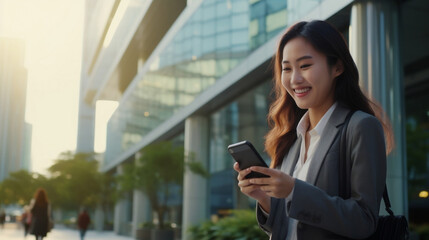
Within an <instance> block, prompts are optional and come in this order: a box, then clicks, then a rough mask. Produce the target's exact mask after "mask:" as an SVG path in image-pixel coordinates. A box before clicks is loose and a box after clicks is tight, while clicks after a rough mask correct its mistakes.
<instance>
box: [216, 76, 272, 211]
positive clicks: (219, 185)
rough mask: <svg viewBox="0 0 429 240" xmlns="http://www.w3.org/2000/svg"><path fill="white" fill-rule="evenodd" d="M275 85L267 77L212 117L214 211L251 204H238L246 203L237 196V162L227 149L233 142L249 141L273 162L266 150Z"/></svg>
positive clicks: (265, 157) (267, 160)
mask: <svg viewBox="0 0 429 240" xmlns="http://www.w3.org/2000/svg"><path fill="white" fill-rule="evenodd" d="M271 88H272V85H271V81H269V80H267V81H265V82H264V83H263V84H261V85H260V86H258V87H256V88H254V89H253V90H251V91H249V92H247V93H245V94H243V95H242V96H240V97H239V98H237V99H236V100H234V101H233V102H231V103H230V104H229V105H227V106H225V107H224V108H222V109H220V110H219V111H217V112H215V113H213V114H212V115H211V116H210V125H209V129H210V140H209V143H210V147H209V152H210V157H209V167H210V173H211V177H210V179H209V194H210V195H209V196H210V197H209V199H210V203H209V206H210V214H222V210H226V209H233V208H237V207H247V206H238V205H243V204H241V201H240V200H238V199H236V198H237V197H240V195H238V194H237V193H238V192H237V189H236V185H237V184H236V175H235V171H234V170H233V169H232V165H233V163H234V161H233V159H232V157H231V155H229V153H228V151H226V149H227V146H228V145H229V144H232V143H235V142H239V141H243V140H248V141H250V142H251V143H252V144H253V145H254V146H255V148H256V149H257V150H258V152H259V153H260V154H261V155H262V157H263V158H264V159H265V160H266V162H267V164H269V157H268V155H267V154H266V153H265V152H264V151H263V150H264V136H265V134H266V133H267V131H268V125H267V118H266V117H267V114H268V109H269V104H270V100H269V97H270V91H271ZM247 203H249V202H247ZM247 203H244V205H247ZM252 205H253V204H252ZM253 206H254V205H253Z"/></svg>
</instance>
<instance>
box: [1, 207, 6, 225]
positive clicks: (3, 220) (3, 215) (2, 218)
mask: <svg viewBox="0 0 429 240" xmlns="http://www.w3.org/2000/svg"><path fill="white" fill-rule="evenodd" d="M5 222H6V213H5V212H4V210H2V211H1V213H0V228H4V223H5Z"/></svg>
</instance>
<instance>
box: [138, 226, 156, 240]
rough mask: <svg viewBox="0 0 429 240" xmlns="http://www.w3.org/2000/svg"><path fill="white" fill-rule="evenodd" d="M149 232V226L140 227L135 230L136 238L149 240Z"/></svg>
mask: <svg viewBox="0 0 429 240" xmlns="http://www.w3.org/2000/svg"><path fill="white" fill-rule="evenodd" d="M151 232H152V229H150V228H141V229H137V230H136V239H138V240H151V239H152V237H151Z"/></svg>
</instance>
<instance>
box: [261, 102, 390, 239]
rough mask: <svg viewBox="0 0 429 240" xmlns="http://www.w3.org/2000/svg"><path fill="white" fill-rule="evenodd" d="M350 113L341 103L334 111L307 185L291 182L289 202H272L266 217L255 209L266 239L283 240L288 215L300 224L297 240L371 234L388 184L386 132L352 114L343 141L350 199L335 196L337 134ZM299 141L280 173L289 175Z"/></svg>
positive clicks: (367, 117)
mask: <svg viewBox="0 0 429 240" xmlns="http://www.w3.org/2000/svg"><path fill="white" fill-rule="evenodd" d="M348 112H349V110H348V109H347V108H344V107H343V106H341V105H340V104H339V105H338V106H337V107H336V109H335V110H334V112H333V113H332V115H331V118H330V119H329V120H328V123H327V125H326V127H325V130H324V132H323V135H322V136H321V139H320V142H319V146H318V147H317V149H316V151H315V154H314V158H313V160H312V163H311V165H310V168H309V169H308V175H307V181H301V180H298V179H296V180H295V187H294V190H293V197H292V199H291V200H290V201H286V200H285V199H277V198H271V211H270V214H269V215H268V217H265V215H264V214H263V213H262V212H261V209H260V208H259V207H257V219H258V223H259V226H260V227H261V228H262V229H263V230H264V231H265V232H266V233H267V234H269V235H270V236H271V238H270V239H272V240H285V239H286V236H287V232H288V222H289V217H291V218H294V219H296V220H298V221H299V222H298V226H297V236H298V239H299V240H306V239H348V238H352V239H363V238H367V237H369V236H370V235H371V234H372V233H373V232H374V231H375V229H376V226H377V220H378V213H379V208H380V201H381V199H382V195H383V190H384V186H385V183H386V150H385V141H384V133H383V129H382V126H381V124H380V122H379V121H378V120H377V119H376V118H375V117H373V116H371V115H369V114H367V113H364V112H361V111H357V112H355V113H354V114H353V116H352V117H351V119H350V122H349V125H348V128H347V139H346V141H347V150H346V154H347V156H348V157H347V158H348V159H347V160H348V161H350V163H349V165H348V166H350V168H351V174H350V178H351V179H350V181H351V198H350V199H342V198H341V197H338V191H339V184H338V178H339V176H338V175H339V174H338V172H339V169H338V167H339V165H338V164H339V161H340V159H339V158H340V156H339V142H340V141H339V140H340V134H339V133H340V132H341V129H342V125H343V124H344V120H345V118H346V115H347V113H348ZM301 142H302V139H301V138H300V137H299V138H298V139H297V140H296V142H295V143H294V144H293V145H292V147H291V148H290V150H289V152H288V153H287V154H286V156H285V157H284V159H283V161H286V162H284V164H286V165H285V167H284V168H283V169H285V170H286V173H288V174H290V175H292V173H293V169H294V168H295V165H296V162H297V160H298V157H299V151H300V146H301ZM341 160H343V159H341Z"/></svg>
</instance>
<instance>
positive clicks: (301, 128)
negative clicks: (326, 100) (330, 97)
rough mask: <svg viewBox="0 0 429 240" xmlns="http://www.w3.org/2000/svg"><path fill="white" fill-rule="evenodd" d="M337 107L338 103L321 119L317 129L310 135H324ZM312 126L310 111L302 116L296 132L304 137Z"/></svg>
mask: <svg viewBox="0 0 429 240" xmlns="http://www.w3.org/2000/svg"><path fill="white" fill-rule="evenodd" d="M336 107H337V102H335V103H334V104H332V106H331V107H330V108H329V109H328V111H326V113H325V114H324V115H323V117H322V118H321V119H320V121H319V122H318V123H317V125H316V127H315V128H313V129H312V130H310V131H309V134H310V135H312V136H313V135H319V136H320V135H322V132H323V130H324V129H325V127H326V124H327V123H328V120H329V118H330V117H331V115H332V113H333V112H334V110H335V108H336ZM309 125H310V120H309V118H308V111H307V112H306V113H305V114H304V116H302V118H301V120H300V121H299V123H298V126H297V127H296V132H297V133H298V134H299V135H301V136H302V137H304V136H305V133H306V132H307V129H308V126H309Z"/></svg>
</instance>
